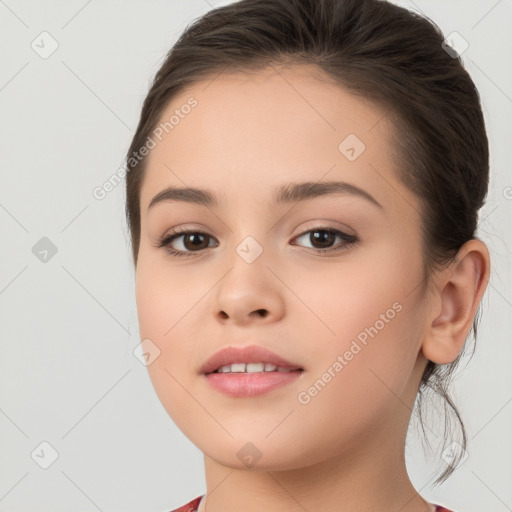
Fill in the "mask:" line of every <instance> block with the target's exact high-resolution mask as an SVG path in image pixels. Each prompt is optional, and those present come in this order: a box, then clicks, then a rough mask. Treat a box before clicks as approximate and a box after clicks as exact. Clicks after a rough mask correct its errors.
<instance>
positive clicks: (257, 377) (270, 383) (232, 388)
mask: <svg viewBox="0 0 512 512" xmlns="http://www.w3.org/2000/svg"><path fill="white" fill-rule="evenodd" d="M233 363H271V364H275V365H276V366H279V367H281V368H287V369H289V370H290V371H288V372H283V371H281V372H278V371H274V372H255V373H238V372H233V373H214V372H215V370H217V368H219V367H221V366H224V365H228V364H233ZM199 371H200V373H201V374H204V375H205V377H206V379H207V381H208V383H209V384H210V386H212V388H213V389H215V390H217V391H220V392H221V393H224V394H226V395H228V396H232V397H237V398H241V397H250V396H256V395H261V394H262V393H267V392H268V391H271V390H273V389H275V388H278V387H280V386H284V385H285V384H287V383H289V382H292V381H294V380H295V379H296V378H298V377H300V376H301V375H302V374H303V368H302V367H301V366H299V365H298V364H294V363H291V362H290V361H287V360H286V359H283V358H282V357H280V356H278V355H277V354H275V353H274V352H271V351H270V350H267V349H265V348H263V347H259V346H257V345H250V346H248V347H243V348H237V347H226V348H223V349H222V350H219V351H218V352H216V353H215V354H213V356H212V357H210V359H208V361H206V363H205V364H203V366H202V367H201V369H200V370H199Z"/></svg>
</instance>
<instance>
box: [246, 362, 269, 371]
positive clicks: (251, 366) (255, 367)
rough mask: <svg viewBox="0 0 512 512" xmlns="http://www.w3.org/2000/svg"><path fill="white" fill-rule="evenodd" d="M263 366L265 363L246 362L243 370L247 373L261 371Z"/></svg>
mask: <svg viewBox="0 0 512 512" xmlns="http://www.w3.org/2000/svg"><path fill="white" fill-rule="evenodd" d="M264 368H265V365H264V364H263V363H247V365H246V367H245V371H246V372H247V373H255V372H262V371H263V369H264Z"/></svg>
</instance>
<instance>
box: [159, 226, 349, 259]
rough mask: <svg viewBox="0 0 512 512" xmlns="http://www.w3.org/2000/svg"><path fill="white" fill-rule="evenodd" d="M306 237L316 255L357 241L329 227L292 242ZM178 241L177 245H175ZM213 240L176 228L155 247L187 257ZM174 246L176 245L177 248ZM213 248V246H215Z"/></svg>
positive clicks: (204, 234) (306, 232) (206, 236)
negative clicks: (338, 241) (335, 242)
mask: <svg viewBox="0 0 512 512" xmlns="http://www.w3.org/2000/svg"><path fill="white" fill-rule="evenodd" d="M307 237H309V241H310V243H312V244H313V247H312V249H313V251H314V252H316V253H318V254H322V253H328V252H329V253H330V252H341V251H343V250H346V249H348V248H349V247H351V246H352V245H354V244H355V243H356V242H358V241H359V239H358V238H357V237H356V236H353V235H349V234H347V233H344V232H343V231H340V230H339V229H334V228H331V227H317V228H314V229H310V230H308V231H305V232H304V233H302V234H301V235H299V236H297V237H295V238H294V239H293V240H300V239H301V238H306V239H307ZM336 238H338V239H339V240H340V241H341V243H340V244H338V247H334V248H333V247H332V244H333V243H334V241H335V240H336ZM180 239H182V240H180ZM178 240H179V243H176V241H178ZM213 240H214V239H213V237H212V236H210V235H209V234H208V233H204V232H202V231H194V230H186V229H180V228H178V229H176V230H175V231H174V232H173V233H171V234H170V235H164V236H163V237H162V238H161V239H160V240H159V241H158V242H157V243H156V244H155V245H156V246H157V247H160V248H161V247H165V248H166V250H167V251H168V252H169V254H170V255H171V256H185V257H188V256H193V255H194V253H200V252H201V251H203V250H204V249H207V248H209V247H212V245H210V244H209V243H208V241H213ZM174 245H178V248H176V247H175V246H174ZM292 245H296V244H292ZM213 246H215V244H214V245H213Z"/></svg>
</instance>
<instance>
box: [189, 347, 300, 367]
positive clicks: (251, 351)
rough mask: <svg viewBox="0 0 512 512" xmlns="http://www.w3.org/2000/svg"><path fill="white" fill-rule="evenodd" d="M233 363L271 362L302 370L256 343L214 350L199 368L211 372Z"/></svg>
mask: <svg viewBox="0 0 512 512" xmlns="http://www.w3.org/2000/svg"><path fill="white" fill-rule="evenodd" d="M233 363H271V364H275V365H276V366H280V367H283V368H289V369H290V370H302V369H303V368H302V367H301V366H300V365H298V364H294V363H291V362H290V361H287V360H286V359H284V358H282V357H280V356H278V355H277V354H275V353H274V352H272V351H271V350H268V349H266V348H264V347H260V346H258V345H249V346H247V347H241V348H239V347H234V346H229V347H225V348H223V349H221V350H219V351H218V352H215V354H213V356H212V357H210V358H209V359H208V361H206V362H205V363H204V364H203V365H202V366H201V368H200V369H199V371H200V373H212V372H214V371H215V370H216V369H217V368H220V367H221V366H224V365H228V364H233Z"/></svg>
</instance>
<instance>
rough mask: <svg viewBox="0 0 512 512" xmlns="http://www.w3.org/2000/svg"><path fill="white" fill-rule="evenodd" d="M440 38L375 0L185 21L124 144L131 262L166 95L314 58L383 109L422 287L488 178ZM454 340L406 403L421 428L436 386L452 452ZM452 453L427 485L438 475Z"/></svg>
mask: <svg viewBox="0 0 512 512" xmlns="http://www.w3.org/2000/svg"><path fill="white" fill-rule="evenodd" d="M443 41H444V37H443V34H442V32H441V30H440V29H439V28H438V27H437V25H435V24H434V23H433V22H432V21H431V20H429V19H427V18H424V17H422V16H420V15H418V14H416V13H414V12H411V11H409V10H407V9H404V8H402V7H398V6H396V5H394V4H391V3H389V2H387V1H384V0H241V1H239V2H236V3H233V4H230V5H226V6H222V7H219V8H217V9H213V10H211V11H209V12H207V13H206V14H205V15H203V16H202V17H200V18H199V19H197V20H195V21H194V22H193V23H191V24H190V25H189V26H188V27H187V28H186V30H185V31H184V32H183V34H182V35H181V36H180V38H179V39H178V41H177V42H176V44H175V45H174V46H173V48H171V50H170V51H169V53H168V54H167V56H166V58H165V60H164V62H163V64H162V65H161V67H160V69H159V70H158V72H157V73H156V76H155V78H154V80H153V82H152V84H151V87H150V90H149V92H148V94H147V97H146V98H145V101H144V104H143V106H142V112H141V117H140V121H139V124H138V127H137V131H136V133H135V135H134V137H133V140H132V143H131V146H130V148H129V150H128V153H127V159H126V161H127V171H128V172H127V176H126V216H127V221H128V225H129V229H130V233H131V241H132V255H133V261H134V264H135V266H136V265H137V255H138V251H139V244H140V228H141V227H140V190H141V184H142V180H143V178H144V169H145V162H146V158H140V159H135V158H131V156H132V155H133V154H134V153H135V152H137V150H138V149H139V148H141V147H142V146H144V144H145V142H146V140H147V138H148V137H149V136H150V135H151V133H152V131H153V130H154V129H155V127H156V126H157V123H158V121H159V118H160V116H161V114H162V112H163V111H164V110H165V109H166V107H167V106H168V104H169V103H170V101H171V100H172V98H173V97H174V96H175V95H176V94H178V93H179V92H181V91H182V90H183V89H185V88H186V87H187V86H189V85H191V84H193V83H194V82H197V81H199V80H202V79H207V78H213V77H214V76H215V75H216V74H219V73H221V72H223V71H228V72H230V71H231V72H236V71H239V70H243V71H250V70H259V69H263V68H266V67H268V66H269V65H271V64H287V63H293V64H313V65H316V66H318V68H320V69H321V70H322V71H323V72H324V73H325V74H326V75H327V76H328V77H329V78H332V79H333V80H334V82H335V83H337V84H339V85H340V86H342V87H344V88H346V89H347V90H349V91H350V92H352V93H354V94H357V95H360V96H362V97H364V98H367V99H370V100H373V101H375V102H377V104H379V105H381V106H382V107H384V108H385V110H386V111H387V116H388V118H389V119H390V120H392V122H393V125H394V126H395V133H394V142H395V153H396V154H395V158H396V162H397V172H398V174H399V177H400V179H401V180H402V181H403V183H404V184H405V185H406V186H407V187H408V188H409V189H410V190H412V191H413V192H414V193H415V194H417V196H418V197H419V199H420V203H421V205H422V209H421V218H422V226H421V229H422V235H423V237H422V241H423V253H424V277H425V279H424V281H423V283H422V284H423V290H426V289H427V288H428V285H429V281H430V280H429V277H430V275H431V273H432V271H433V270H434V269H441V268H442V267H443V266H444V265H447V264H449V263H450V262H452V261H453V260H454V258H455V257H456V254H457V252H458V250H459V249H460V247H461V246H462V245H463V244H464V243H465V242H467V241H468V240H470V239H472V238H474V237H475V232H476V229H477V220H478V210H479V209H480V208H481V207H482V205H483V204H484V201H485V197H486V194H487V187H488V180H489V154H488V140H487V135H486V130H485V124H484V118H483V114H482V109H481V106H480V98H479V94H478V91H477V89H476V87H475V85H474V83H473V81H472V80H471V78H470V76H469V74H468V73H467V71H466V70H465V69H464V67H463V65H462V62H461V60H460V57H457V56H456V55H454V54H453V53H452V54H449V53H448V52H447V51H445V49H444V48H443V46H442V44H443ZM479 314H480V306H479V308H478V310H477V313H476V315H475V318H474V320H473V326H472V332H473V333H474V336H475V340H476V334H477V323H478V319H479ZM464 350H465V346H464V348H463V350H462V351H461V353H460V354H459V356H458V357H457V359H456V360H455V361H453V362H452V363H451V364H449V365H437V364H435V363H434V362H432V361H429V362H428V364H427V366H426V368H425V372H424V374H423V377H422V381H421V384H420V387H419V390H418V396H417V403H416V405H417V406H418V409H419V418H420V421H421V426H422V429H423V433H424V434H425V429H424V425H423V420H422V416H421V406H422V398H423V393H425V392H429V391H433V392H434V393H437V394H438V395H439V396H441V397H442V398H443V399H444V402H443V403H444V409H445V413H446V412H453V413H454V414H455V417H456V419H457V421H458V423H459V425H460V429H461V433H462V440H461V443H460V444H461V446H462V448H463V450H465V448H466V441H467V440H466V432H465V428H464V423H463V422H462V420H461V418H460V415H459V412H458V410H457V408H456V407H455V405H454V404H453V402H452V400H451V398H450V396H449V393H448V390H447V388H448V384H449V381H450V377H451V376H452V373H453V371H454V370H455V369H456V367H457V365H458V363H459V361H460V359H461V357H462V356H463V355H464ZM445 417H446V416H445ZM445 433H446V423H445ZM445 446H446V435H445V439H444V444H443V448H444V447H445ZM462 454H463V452H462V451H461V452H460V453H459V454H458V456H457V457H456V460H454V461H453V462H452V464H451V465H450V464H448V465H447V467H446V468H445V470H444V472H443V473H442V474H441V476H440V477H439V478H438V479H437V480H436V481H435V484H438V483H441V482H443V481H445V480H446V479H447V478H448V476H449V475H450V474H451V473H452V472H453V471H454V467H455V466H456V464H457V463H458V462H459V460H460V458H461V456H462Z"/></svg>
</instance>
